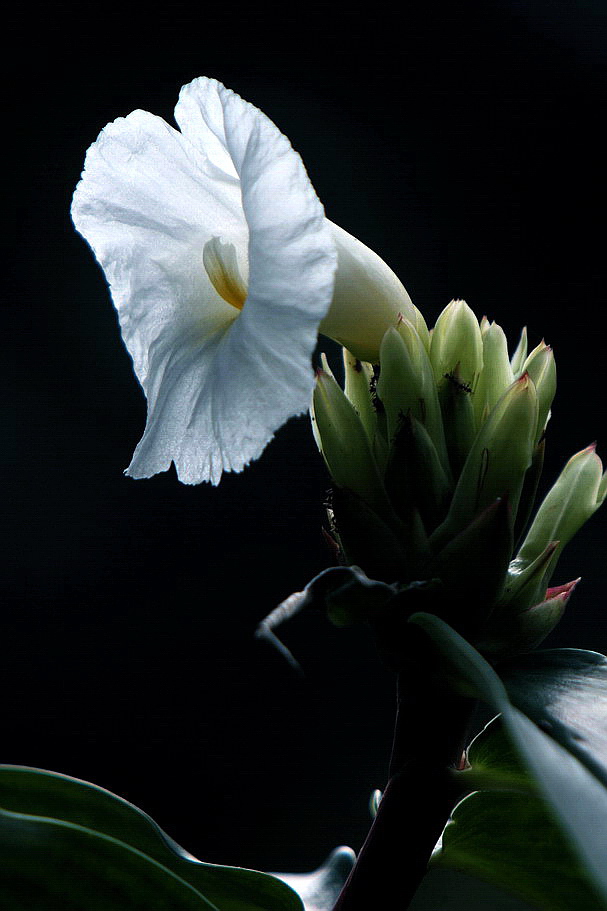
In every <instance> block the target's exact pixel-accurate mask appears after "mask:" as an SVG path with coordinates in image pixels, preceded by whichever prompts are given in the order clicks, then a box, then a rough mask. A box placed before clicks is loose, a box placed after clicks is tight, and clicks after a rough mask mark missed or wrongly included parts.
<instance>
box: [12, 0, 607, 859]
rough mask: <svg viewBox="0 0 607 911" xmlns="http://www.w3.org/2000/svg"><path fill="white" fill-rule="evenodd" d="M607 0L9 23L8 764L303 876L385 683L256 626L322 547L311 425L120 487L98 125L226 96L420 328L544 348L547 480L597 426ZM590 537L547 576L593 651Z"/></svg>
mask: <svg viewBox="0 0 607 911" xmlns="http://www.w3.org/2000/svg"><path fill="white" fill-rule="evenodd" d="M603 9H604V8H603V6H602V4H599V3H598V2H597V3H596V4H592V3H590V2H578V3H572V2H571V3H565V2H556V3H555V2H552V3H549V2H547V0H546V2H529V3H523V2H515V0H502V2H498V0H490V2H488V3H484V4H476V3H474V2H473V3H469V4H464V8H463V9H460V8H457V6H455V5H440V4H428V5H424V6H423V7H419V8H418V9H411V8H407V7H406V6H405V7H404V9H402V10H400V11H399V18H396V17H395V16H394V15H392V16H389V15H388V14H387V13H386V12H385V11H384V10H383V9H382V8H381V7H378V6H373V7H372V8H370V9H367V10H366V11H365V13H364V15H363V14H362V13H360V14H358V15H354V14H353V13H352V12H344V13H341V14H340V13H339V11H338V10H336V9H335V8H334V7H332V14H331V17H329V16H328V14H327V9H326V8H324V7H317V8H314V7H310V6H307V7H306V8H305V9H304V10H298V9H296V8H295V7H294V5H290V6H288V7H286V8H285V9H284V10H283V11H282V13H280V14H278V13H273V14H270V13H269V12H267V13H265V12H254V11H252V10H249V11H248V12H242V11H239V10H237V9H231V10H227V11H225V12H224V13H221V14H220V13H219V12H218V11H217V10H213V9H210V8H202V7H200V6H197V7H196V9H193V8H189V9H187V10H186V9H183V8H180V7H178V6H175V5H173V6H171V8H170V9H163V10H162V12H161V13H158V12H156V13H154V16H153V17H152V18H151V13H152V11H151V9H146V10H138V11H135V12H131V11H127V9H126V8H120V9H117V8H112V7H110V8H107V9H103V10H100V9H97V10H96V11H95V18H93V12H92V10H91V9H89V8H80V9H77V10H76V9H74V10H72V11H70V10H68V9H66V8H65V7H63V8H62V9H61V10H54V11H53V13H52V14H48V13H47V14H46V17H45V18H44V19H40V18H39V16H37V17H36V18H35V19H32V21H21V22H20V23H15V24H14V26H11V27H10V28H8V30H7V31H6V33H5V39H4V40H5V51H6V52H7V55H8V56H6V57H5V59H9V57H10V60H11V64H10V67H9V71H8V73H7V75H6V78H5V80H4V86H5V90H6V103H5V109H4V122H5V127H6V136H7V138H6V139H5V144H6V150H7V151H8V153H9V157H10V164H9V165H7V167H6V171H5V181H6V183H5V191H6V192H7V195H8V204H7V209H6V210H5V213H4V215H5V218H4V223H5V230H6V239H5V243H4V245H3V246H4V249H3V253H4V256H3V270H2V275H3V281H2V286H3V304H4V306H3V334H2V368H1V369H2V371H3V382H2V383H1V384H0V406H1V411H2V422H1V426H0V433H1V434H2V446H1V453H2V460H3V470H2V474H1V483H2V487H3V490H2V503H3V504H4V510H3V523H4V524H3V534H2V557H3V567H4V568H3V574H2V618H3V619H2V639H3V648H2V652H3V659H2V692H3V696H4V698H3V700H2V703H3V708H2V734H3V738H2V739H3V743H2V749H1V751H0V758H1V760H2V761H4V762H14V763H22V764H27V765H33V766H39V767H44V768H50V769H54V770H56V771H60V772H65V773H67V774H71V775H75V776H77V777H81V778H84V779H87V780H91V781H94V782H96V783H97V784H100V785H103V786H105V787H107V788H110V789H111V790H114V791H116V792H117V793H119V794H121V795H122V796H124V797H126V798H127V799H129V800H132V801H133V802H134V803H136V804H137V805H139V806H141V807H142V808H143V809H145V810H147V811H148V812H149V813H150V814H151V815H152V816H154V817H155V818H156V819H157V821H158V822H159V823H160V825H161V826H162V827H163V828H165V829H166V830H167V831H168V832H169V833H170V834H171V835H172V836H173V837H174V838H175V839H176V840H177V841H179V842H180V843H181V844H183V845H184V847H186V848H187V849H188V850H190V851H191V852H193V853H194V854H196V855H197V856H199V857H201V858H203V859H208V860H210V861H214V862H226V863H234V864H241V865H245V866H251V867H258V868H261V869H268V868H269V869H306V868H311V867H314V866H316V865H317V864H318V863H319V862H320V861H321V859H322V858H323V857H324V856H325V855H326V854H327V853H328V852H329V850H331V848H332V847H333V846H334V845H335V844H338V843H349V844H351V845H352V846H353V847H355V848H357V847H358V846H359V845H360V843H361V840H362V838H363V837H364V833H365V831H366V828H367V826H368V822H369V819H368V811H367V801H368V797H369V794H370V792H371V790H372V789H373V788H374V787H377V786H379V787H381V786H382V785H383V784H384V778H385V764H386V756H387V752H388V749H389V744H390V735H391V721H392V680H391V678H390V675H389V673H388V672H387V671H385V670H384V669H383V668H382V667H381V665H380V664H379V662H378V659H377V658H376V655H375V651H374V648H373V643H372V642H371V641H369V636H368V633H367V631H366V630H362V629H352V630H347V631H336V630H334V629H332V628H331V627H330V626H329V625H328V623H327V622H326V621H324V620H323V619H322V618H321V617H316V616H310V617H303V618H301V619H299V620H297V621H296V622H294V623H293V624H292V626H291V627H290V628H289V629H287V630H286V631H285V638H286V640H287V641H288V643H289V645H290V646H291V648H292V649H293V651H294V652H295V654H296V655H297V657H298V659H299V660H300V662H301V663H302V665H303V667H304V669H305V671H306V675H305V678H304V679H303V680H300V679H298V678H296V677H295V676H294V675H293V674H292V672H291V671H290V670H289V668H288V667H287V666H286V665H285V664H284V663H283V662H282V661H281V659H280V658H279V657H278V656H277V655H276V654H274V652H272V651H271V650H269V649H268V648H267V647H264V646H263V645H261V644H260V643H258V642H256V641H254V639H253V630H254V627H255V624H256V623H257V622H258V621H259V620H260V619H261V618H262V617H263V616H264V615H265V613H267V612H268V611H269V610H271V609H272V608H273V607H274V606H275V605H276V604H277V603H278V602H279V601H280V600H281V599H282V598H284V597H285V596H286V595H287V594H289V593H290V592H291V591H293V590H296V589H299V588H301V587H302V586H303V585H304V584H305V583H306V582H307V581H308V580H309V578H311V577H312V576H313V575H314V574H316V573H317V572H318V571H319V570H321V569H323V568H324V567H325V566H326V565H327V564H328V563H329V562H330V556H329V554H328V553H327V551H326V549H325V545H324V542H323V538H322V535H321V527H322V525H323V523H324V515H323V508H322V501H323V498H324V494H325V491H326V488H327V485H328V481H327V477H326V475H325V472H324V468H323V466H322V463H321V461H320V458H319V456H318V455H317V453H316V451H315V447H314V444H313V442H312V438H311V434H310V432H309V428H308V425H307V421H306V420H304V419H303V418H302V419H299V420H297V421H292V422H290V423H289V424H288V425H287V426H286V427H284V428H283V429H282V430H281V431H280V432H279V433H278V434H277V436H276V439H275V440H274V441H273V442H272V444H271V445H270V447H269V448H268V450H267V451H266V453H265V454H264V456H263V458H262V459H261V460H260V461H259V462H257V463H256V464H254V465H253V466H251V467H250V468H249V469H248V470H247V471H246V472H244V473H243V474H242V475H237V476H229V477H226V478H225V480H224V481H223V482H222V483H221V485H220V487H219V488H217V489H215V488H212V487H210V486H207V485H203V486H200V487H196V488H189V487H185V486H182V485H180V484H179V483H178V482H177V480H176V478H175V476H174V473H173V472H170V473H169V474H167V475H163V476H158V477H156V478H154V479H152V480H150V481H137V482H135V481H133V480H130V479H127V478H125V477H123V474H122V471H123V469H124V467H125V466H126V465H127V464H128V462H129V461H130V457H131V453H132V451H133V448H134V446H135V444H136V443H137V441H138V439H139V437H140V435H141V433H142V430H143V426H144V421H145V403H144V400H143V397H142V394H141V392H140V390H139V387H138V385H137V383H136V381H135V379H134V377H133V375H132V372H131V366H130V361H129V357H128V355H127V353H126V352H125V350H124V349H123V347H122V345H121V342H120V337H119V332H118V329H117V324H116V319H115V315H114V311H113V308H112V306H111V303H110V301H109V297H108V294H107V290H106V287H105V283H104V280H103V277H102V275H101V272H100V270H99V269H98V267H97V266H96V265H95V263H94V261H93V258H92V255H91V254H90V251H89V250H88V248H87V247H86V245H85V244H84V242H83V241H82V240H81V238H79V237H78V236H77V235H76V233H75V232H74V230H73V228H72V226H71V223H70V220H69V204H70V198H71V193H72V192H73V188H74V186H75V184H76V182H77V180H78V177H79V173H80V170H81V167H82V162H83V159H84V153H85V150H86V148H87V147H88V145H89V144H90V143H91V142H92V141H93V140H94V139H95V137H96V136H97V134H98V132H99V130H100V129H101V128H102V127H103V126H104V125H105V124H106V123H107V122H108V121H110V120H112V119H114V118H115V117H117V116H120V115H124V114H127V113H128V112H129V111H131V110H133V109H134V108H137V107H140V108H143V109H145V110H149V111H152V112H153V113H156V114H159V115H161V116H163V117H165V119H167V120H169V121H171V117H172V109H173V107H174V104H175V101H176V99H177V93H178V90H179V88H180V86H181V85H183V84H184V83H186V82H188V81H189V80H190V79H192V78H194V77H195V76H198V75H209V76H214V77H216V78H218V79H220V80H221V81H223V82H224V83H225V84H226V85H228V86H229V87H230V88H233V89H235V90H236V91H237V92H239V93H240V94H241V95H242V96H243V97H244V98H246V99H247V100H249V101H251V102H253V103H254V104H256V105H257V106H258V107H259V108H261V109H262V110H263V111H264V112H265V113H267V114H268V115H269V116H270V117H271V118H272V119H273V120H274V121H275V122H276V123H277V124H278V125H279V127H280V128H281V129H282V131H283V132H284V133H285V134H286V135H287V136H289V138H290V139H291V141H292V143H293V145H294V146H295V148H296V149H297V150H298V151H299V152H300V153H301V155H302V157H303V159H304V162H305V164H306V166H307V169H308V171H309V174H310V177H311V179H312V182H313V184H314V186H315V188H316V190H317V192H318V195H319V197H320V198H321V200H322V201H323V203H324V204H325V207H326V211H327V214H328V216H329V217H330V218H331V219H332V220H333V221H335V222H337V223H338V224H340V225H342V226H343V227H344V228H346V229H347V230H348V231H350V232H351V233H352V234H354V235H356V236H357V237H359V238H361V239H362V240H363V241H364V242H365V243H367V244H368V245H369V246H370V247H372V248H373V249H374V250H376V251H377V252H378V253H379V254H380V255H381V256H382V257H383V258H384V259H385V260H386V261H387V262H388V263H389V264H390V265H391V266H392V267H393V269H394V270H395V271H396V272H397V274H398V275H399V276H400V277H401V279H402V280H403V282H404V284H405V285H406V287H407V289H408V290H409V292H410V294H411V295H412V297H413V300H414V301H415V303H416V304H417V305H418V306H419V307H420V308H421V309H422V311H423V312H424V313H425V315H426V317H427V319H428V322H430V323H432V322H433V321H434V319H435V318H436V316H437V315H438V313H439V312H440V310H441V309H442V307H443V306H444V305H445V304H447V303H448V301H449V300H450V299H451V298H453V297H464V298H465V299H466V300H467V301H468V303H469V304H470V305H471V306H472V307H473V308H474V309H475V310H476V312H477V313H478V314H479V315H481V314H482V313H486V314H487V315H488V316H489V317H490V318H492V319H496V320H497V321H498V322H499V323H501V324H502V325H503V326H504V328H505V329H506V331H507V332H508V333H509V335H510V336H511V337H512V338H513V340H514V339H515V337H517V336H518V333H519V331H520V328H521V326H522V325H523V324H527V325H528V327H529V332H530V337H531V340H532V343H533V344H536V343H537V342H538V341H539V340H540V339H541V338H542V337H544V336H545V338H546V341H548V342H549V343H550V344H552V345H553V346H554V349H555V353H556V356H557V362H558V367H559V394H558V397H557V401H556V404H555V407H554V410H553V419H552V424H551V425H550V433H549V456H548V459H547V467H546V471H545V479H544V489H545V488H546V486H547V485H548V483H549V482H550V480H551V479H553V478H554V476H555V474H556V473H557V472H558V470H560V467H561V466H562V464H563V463H564V461H565V460H566V459H567V458H568V457H569V456H570V455H571V454H572V453H573V452H575V451H577V450H578V449H581V448H582V447H583V446H586V445H587V444H588V443H590V442H592V440H593V439H596V438H597V437H598V439H599V452H600V451H601V448H600V444H601V442H602V441H604V440H605V426H606V422H605V412H604V404H603V403H604V394H605V388H606V382H605V356H604V335H605V328H606V326H607V322H606V318H605V258H604V242H605V231H604V211H605V209H604V204H603V201H602V199H601V196H602V195H603V192H604V190H603V188H604V158H605V150H604V139H603V135H602V128H603V121H604V112H605V99H606V80H607V73H606V67H605V62H606V61H605V52H604V49H605V39H606V35H605V13H604V11H603ZM332 350H333V349H332ZM604 451H605V450H604ZM605 522H606V519H605V515H602V516H601V515H599V516H598V517H595V518H594V520H593V521H592V523H591V525H590V526H589V527H587V528H586V529H585V530H584V531H583V532H582V533H581V534H580V535H579V538H578V539H576V542H575V543H573V544H571V545H570V546H569V548H568V549H567V551H566V553H565V555H564V556H563V558H562V560H561V563H560V565H559V569H558V574H557V576H558V579H557V581H567V580H569V579H571V578H575V577H577V576H579V575H581V576H583V577H584V579H583V583H582V585H581V586H580V587H579V588H578V591H577V592H576V594H575V596H574V598H573V600H572V602H571V604H570V607H569V610H568V614H567V616H566V618H565V620H564V621H563V622H562V624H561V626H560V627H559V629H558V630H557V631H556V632H555V633H554V634H553V635H552V637H551V639H550V640H549V644H552V645H571V646H578V647H584V648H594V649H596V650H598V651H601V650H602V651H605V650H606V649H607V622H606V619H605V614H604V611H605V601H604V597H603V592H602V587H601V576H602V572H603V564H604V547H605V540H606V537H607V534H606V528H607V526H606V524H605Z"/></svg>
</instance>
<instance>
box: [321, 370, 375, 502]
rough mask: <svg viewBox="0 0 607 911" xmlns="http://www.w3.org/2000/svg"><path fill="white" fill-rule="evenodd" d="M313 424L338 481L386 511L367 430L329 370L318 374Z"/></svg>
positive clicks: (329, 465)
mask: <svg viewBox="0 0 607 911" xmlns="http://www.w3.org/2000/svg"><path fill="white" fill-rule="evenodd" d="M312 423H313V425H315V436H316V439H317V442H318V444H319V447H320V450H321V452H322V454H323V456H324V459H325V462H326V463H327V468H328V469H329V472H330V474H331V476H332V478H333V480H334V481H335V483H336V484H337V485H338V486H339V487H346V488H348V489H349V490H352V491H354V492H355V493H356V494H358V496H360V497H361V498H362V499H363V500H364V501H365V502H366V503H369V504H370V505H371V506H373V507H375V508H376V509H378V510H379V511H383V509H384V508H385V507H387V499H386V494H385V491H384V488H383V484H382V481H381V478H380V476H379V471H378V469H377V465H376V463H375V459H374V458H373V455H372V453H371V447H370V444H369V438H368V436H367V433H366V431H365V429H364V427H363V424H362V421H361V419H360V417H359V416H358V414H357V412H356V411H355V409H354V407H353V406H352V404H351V403H350V402H349V401H348V399H347V398H346V395H345V393H344V392H343V390H342V389H341V387H340V386H339V384H338V383H337V382H336V380H335V378H334V377H333V376H332V375H331V374H330V373H328V372H327V370H326V369H323V370H319V371H318V373H317V377H316V387H315V389H314V396H313V402H312Z"/></svg>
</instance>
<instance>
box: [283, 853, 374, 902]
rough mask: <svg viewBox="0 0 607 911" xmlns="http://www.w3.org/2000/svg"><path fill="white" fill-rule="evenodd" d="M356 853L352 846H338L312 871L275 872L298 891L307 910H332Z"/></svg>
mask: <svg viewBox="0 0 607 911" xmlns="http://www.w3.org/2000/svg"><path fill="white" fill-rule="evenodd" d="M355 860H356V855H355V854H354V851H353V850H352V848H346V847H343V846H342V847H341V848H336V849H335V850H334V851H333V852H332V853H331V854H330V855H329V856H328V857H327V859H326V861H325V862H324V864H322V866H320V867H319V868H318V869H317V870H314V871H313V872H312V873H275V874H274V876H278V877H279V878H280V879H282V880H283V881H284V882H286V883H288V885H289V886H291V888H292V889H294V890H295V892H297V894H298V895H299V897H300V898H301V900H302V901H303V903H304V907H305V909H306V911H331V909H332V908H333V905H334V904H335V902H336V901H337V899H338V896H339V893H340V892H341V890H342V888H343V885H344V883H345V881H346V880H347V878H348V876H349V874H350V870H351V869H352V867H353V866H354V861H355Z"/></svg>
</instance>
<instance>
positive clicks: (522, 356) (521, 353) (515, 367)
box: [510, 326, 527, 380]
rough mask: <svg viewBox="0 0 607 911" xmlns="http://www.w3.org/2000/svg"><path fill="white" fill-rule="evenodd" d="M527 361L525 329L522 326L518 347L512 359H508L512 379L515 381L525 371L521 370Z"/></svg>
mask: <svg viewBox="0 0 607 911" xmlns="http://www.w3.org/2000/svg"><path fill="white" fill-rule="evenodd" d="M526 359H527V327H526V326H523V329H522V332H521V337H520V339H519V342H518V345H517V346H516V350H515V352H514V354H513V355H512V357H511V358H510V366H511V367H512V375H513V376H514V379H515V380H517V379H518V378H519V376H521V374H523V373H524V372H525V371H524V370H523V365H524V363H525V360H526Z"/></svg>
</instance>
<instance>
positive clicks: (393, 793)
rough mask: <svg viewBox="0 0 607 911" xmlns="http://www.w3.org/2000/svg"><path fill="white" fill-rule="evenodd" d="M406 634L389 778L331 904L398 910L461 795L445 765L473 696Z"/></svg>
mask: <svg viewBox="0 0 607 911" xmlns="http://www.w3.org/2000/svg"><path fill="white" fill-rule="evenodd" d="M420 632H421V631H420ZM412 639H413V642H412V643H411V646H412V647H411V648H410V649H408V655H409V660H408V662H407V663H406V665H404V666H403V668H402V670H401V671H400V672H399V674H398V684H397V713H396V722H395V730H394V742H393V748H392V757H391V761H390V772H389V781H388V784H387V786H386V789H385V791H384V794H383V796H382V799H381V801H380V804H379V808H378V811H377V816H376V817H375V820H374V821H373V825H372V826H371V829H370V831H369V834H368V836H367V838H366V840H365V843H364V845H363V846H362V848H361V850H360V853H359V855H358V859H357V861H356V864H355V866H354V868H353V870H352V872H351V874H350V876H349V878H348V880H347V882H346V884H345V885H344V888H343V890H342V892H341V895H340V896H339V899H338V900H337V903H336V905H335V907H334V911H369V909H371V908H388V907H392V908H399V909H403V911H404V909H405V908H407V906H408V904H409V902H410V901H411V900H412V898H413V895H414V894H415V892H416V890H417V888H418V886H419V884H420V882H421V880H422V878H423V876H424V874H425V872H426V869H427V865H428V861H429V859H430V855H431V854H432V851H433V850H434V847H435V845H436V843H437V841H438V839H439V837H440V835H441V832H442V831H443V829H444V827H445V824H446V822H447V820H448V818H449V815H450V813H451V810H452V809H453V807H454V805H455V803H456V802H457V800H458V798H459V797H460V796H461V789H460V786H459V785H458V784H457V782H456V781H455V780H454V777H453V775H452V770H453V769H454V768H456V767H457V766H458V764H459V762H460V759H461V756H462V752H463V749H464V747H465V745H466V741H467V734H468V729H469V726H470V721H471V718H472V713H473V711H474V707H475V701H474V700H473V699H470V698H468V697H465V696H461V695H459V694H458V693H455V692H453V690H452V689H450V688H449V685H448V683H447V681H446V680H445V679H444V677H441V676H440V674H439V673H438V672H437V670H436V668H435V666H434V662H433V656H432V654H431V653H430V652H429V647H428V644H427V642H422V641H421V638H417V637H416V636H415V635H414V636H412Z"/></svg>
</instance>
